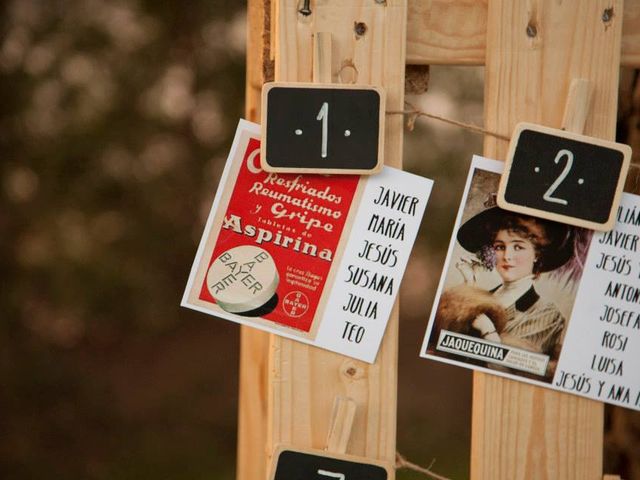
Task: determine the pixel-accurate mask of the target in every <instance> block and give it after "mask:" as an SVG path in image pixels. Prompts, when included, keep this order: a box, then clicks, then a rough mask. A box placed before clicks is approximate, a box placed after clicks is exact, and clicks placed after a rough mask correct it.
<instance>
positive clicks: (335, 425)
mask: <svg viewBox="0 0 640 480" xmlns="http://www.w3.org/2000/svg"><path fill="white" fill-rule="evenodd" d="M355 413H356V402H355V401H354V400H353V399H351V398H348V397H336V399H335V402H334V406H333V418H332V420H331V426H330V428H329V434H328V436H327V448H326V451H318V450H311V449H299V448H292V447H285V446H279V447H278V448H277V449H276V451H275V452H274V455H273V466H272V469H271V472H272V473H271V477H270V479H271V480H329V479H337V480H388V479H390V478H392V476H391V475H390V468H389V466H388V465H386V464H384V463H383V462H377V461H371V460H370V459H367V458H361V457H355V456H351V455H345V452H346V451H347V444H348V442H349V436H350V434H351V427H352V425H353V419H354V417H355Z"/></svg>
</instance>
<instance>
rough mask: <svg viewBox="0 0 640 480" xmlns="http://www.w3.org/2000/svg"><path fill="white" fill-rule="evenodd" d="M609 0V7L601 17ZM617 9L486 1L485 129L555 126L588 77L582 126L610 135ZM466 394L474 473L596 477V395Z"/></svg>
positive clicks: (532, 0) (500, 384) (599, 419)
mask: <svg viewBox="0 0 640 480" xmlns="http://www.w3.org/2000/svg"><path fill="white" fill-rule="evenodd" d="M609 7H613V9H614V11H615V12H616V15H614V16H613V17H612V19H611V21H609V22H607V23H606V24H605V23H603V21H602V11H603V10H604V9H606V8H609ZM622 8H623V5H622V0H615V1H613V0H579V1H573V2H558V1H556V0H528V1H527V0H517V1H513V0H495V1H490V2H489V10H488V28H487V57H486V72H485V126H486V128H487V129H489V130H494V131H498V132H501V133H509V132H510V131H511V130H512V129H513V127H514V126H515V124H516V123H517V122H519V121H530V122H536V123H541V124H544V125H548V126H551V127H559V126H560V123H561V122H562V116H563V109H564V105H565V101H566V99H567V95H568V92H569V86H570V84H571V81H572V80H573V79H574V78H584V79H587V80H589V81H590V82H592V83H593V85H594V95H593V101H592V107H591V110H590V115H589V118H588V120H587V122H586V125H585V134H587V135H593V136H596V137H601V138H605V139H609V140H611V139H613V137H614V132H615V124H616V108H617V89H618V72H619V62H620V41H621V32H622V22H621V20H622ZM527 25H533V26H535V29H536V31H537V35H536V36H535V37H533V38H532V37H530V36H528V35H527V34H526V26H527ZM507 147H508V143H507V142H504V141H499V140H496V139H494V138H491V137H485V149H484V153H485V155H486V156H488V157H491V158H497V159H504V158H505V154H506V150H507ZM473 395H474V396H473V419H472V458H471V476H472V478H474V479H487V480H489V479H491V480H496V479H505V480H507V479H508V480H518V479H530V478H535V479H541V480H542V479H558V478H562V479H576V480H578V479H580V480H591V479H593V480H596V479H598V480H599V479H601V478H602V442H603V440H602V435H603V405H602V404H601V403H598V402H595V401H592V400H587V399H584V398H579V397H576V396H572V395H569V394H564V393H559V392H555V391H552V390H549V389H544V388H539V387H533V386H531V385H527V384H524V383H519V382H515V381H512V380H506V379H502V378H499V377H496V376H491V375H487V374H481V373H476V374H474V394H473Z"/></svg>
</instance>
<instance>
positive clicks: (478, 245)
mask: <svg viewBox="0 0 640 480" xmlns="http://www.w3.org/2000/svg"><path fill="white" fill-rule="evenodd" d="M508 219H513V220H516V221H517V220H518V219H519V220H523V221H529V222H534V223H535V225H536V226H538V227H540V229H541V231H542V232H543V235H544V238H545V244H544V245H543V246H542V248H541V249H540V251H539V252H538V258H539V260H540V267H539V272H550V271H551V270H555V269H556V268H559V267H561V266H562V265H564V264H565V263H567V262H568V261H569V260H570V259H571V257H572V256H573V254H574V239H575V230H574V229H573V228H571V227H569V226H568V225H565V224H563V223H558V222H552V221H549V220H543V219H541V218H536V217H530V216H527V215H521V214H518V213H513V212H509V211H507V210H503V209H501V208H499V207H492V208H488V209H487V210H483V211H482V212H480V213H478V214H477V215H474V216H473V217H471V218H470V219H469V220H467V221H466V222H464V223H463V224H462V226H461V227H460V228H459V229H458V234H457V239H458V242H459V243H460V245H462V247H463V248H464V249H465V250H467V251H469V252H471V253H478V252H479V251H480V250H481V249H482V247H484V246H486V245H490V244H491V242H493V240H494V238H495V234H496V233H497V231H498V230H500V229H502V228H505V227H504V225H505V223H508V222H507V220H508Z"/></svg>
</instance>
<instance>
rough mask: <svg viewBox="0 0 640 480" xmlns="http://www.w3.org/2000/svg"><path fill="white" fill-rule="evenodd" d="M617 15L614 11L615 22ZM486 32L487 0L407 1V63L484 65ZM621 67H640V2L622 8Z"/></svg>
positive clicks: (618, 13) (628, 3)
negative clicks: (623, 9)
mask: <svg viewBox="0 0 640 480" xmlns="http://www.w3.org/2000/svg"><path fill="white" fill-rule="evenodd" d="M567 3H572V2H567ZM599 5H602V4H599ZM610 6H611V5H608V6H607V7H605V8H609V7H610ZM603 12H604V9H603V10H602V11H601V12H599V14H600V16H602V13H603ZM620 15H621V13H620V12H617V11H615V9H614V12H613V16H614V17H618V18H617V19H616V20H617V21H619V20H620ZM486 32H487V0H409V16H408V21H407V63H408V64H412V65H438V64H440V65H484V61H485V50H486ZM621 64H622V65H623V66H627V67H640V2H638V1H637V0H631V1H628V2H627V4H626V5H625V11H624V18H623V25H622V57H621Z"/></svg>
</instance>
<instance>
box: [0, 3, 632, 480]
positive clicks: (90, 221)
mask: <svg viewBox="0 0 640 480" xmlns="http://www.w3.org/2000/svg"><path fill="white" fill-rule="evenodd" d="M0 8H1V9H2V10H1V12H0V22H1V30H0V32H1V35H0V152H1V153H2V162H1V163H0V271H1V272H2V281H1V283H0V382H1V387H0V478H2V479H11V480H18V479H20V480H22V479H45V478H47V479H50V478H53V479H70V480H71V479H74V480H75V479H88V480H101V479H137V480H145V479H149V480H151V479H154V480H157V479H176V480H182V479H184V480H187V479H189V480H199V479H225V480H227V479H228V480H231V479H233V478H234V475H235V455H236V439H237V437H236V428H237V402H238V378H237V377H238V354H239V327H238V326H237V325H235V324H232V323H230V322H226V321H222V320H218V319H215V318H212V317H209V316H206V315H204V314H200V313H196V312H192V311H189V310H186V309H182V308H180V307H179V303H180V298H181V296H182V291H183V289H184V286H185V282H186V279H187V276H188V273H189V269H190V267H191V263H192V261H193V257H194V255H195V250H196V246H197V243H198V241H199V239H200V235H201V233H202V228H203V225H204V221H205V218H206V214H207V213H208V210H209V208H210V205H211V202H212V200H213V197H214V194H215V190H216V187H217V183H218V180H219V177H220V174H221V172H222V168H223V165H224V161H225V158H226V154H227V151H228V148H229V146H230V142H231V139H232V136H233V132H234V130H235V126H236V124H237V121H238V118H240V117H242V116H243V111H244V92H245V49H246V5H245V3H244V2H236V1H225V0H191V1H190V2H188V4H185V2H179V1H176V0H166V1H162V2H158V1H152V0H114V1H108V2H107V1H100V0H47V1H44V0H8V1H4V2H2V3H0ZM482 75H483V69H482V68H479V67H477V68H476V67H473V68H472V67H465V68H451V67H438V68H431V72H430V81H429V90H428V92H427V93H425V94H422V95H419V96H408V98H407V99H408V100H409V101H410V102H412V103H413V104H415V105H416V106H417V107H419V108H422V109H424V110H428V111H429V112H432V113H436V114H440V115H443V116H447V117H451V118H456V119H460V120H463V121H466V122H474V123H477V124H481V123H482V108H483V107H482V95H483V84H482ZM622 77H623V85H622V86H621V98H622V101H621V109H620V112H621V122H620V123H621V126H622V127H621V129H620V135H621V136H622V137H624V136H625V135H629V134H630V132H633V131H637V130H638V128H639V125H638V111H639V110H640V108H639V106H640V93H639V92H640V89H638V88H637V83H638V82H637V73H636V72H623V76H622ZM624 82H626V83H624ZM634 92H635V93H634ZM405 147H406V149H405V159H404V164H405V168H406V169H407V170H409V171H411V172H413V173H416V174H420V175H424V176H427V177H430V178H433V179H434V180H435V187H434V190H433V193H432V197H431V200H430V203H429V205H428V207H427V212H426V214H425V222H424V225H423V228H422V231H421V234H420V237H419V239H418V241H417V243H416V248H415V249H414V252H413V254H412V258H411V261H410V262H409V266H408V270H407V276H406V279H405V281H404V287H403V290H402V291H401V302H402V303H401V304H402V308H401V336H400V358H399V399H398V401H399V405H398V449H399V451H400V452H401V453H403V454H404V455H405V456H407V457H408V458H409V459H411V460H413V461H414V462H416V463H420V464H422V465H425V466H427V465H430V464H431V463H432V461H435V463H433V467H432V468H433V469H434V470H435V471H437V472H439V473H441V474H443V475H446V476H450V477H451V478H454V479H464V478H468V468H469V442H470V431H469V424H470V419H471V414H470V404H471V374H470V373H469V372H467V371H464V370H462V369H457V368H453V367H449V366H445V365H441V364H436V363H434V362H429V361H426V360H422V359H419V358H418V350H419V348H420V341H421V338H422V336H423V334H424V330H425V328H426V323H427V316H428V313H429V309H430V305H431V301H432V299H433V296H434V294H435V289H436V285H437V282H438V279H439V276H440V272H441V269H442V264H443V262H444V256H445V251H446V248H447V246H448V241H449V236H450V232H451V229H452V226H453V221H454V217H455V214H456V211H457V207H458V203H459V201H460V197H461V194H462V188H463V184H464V179H465V176H466V172H467V170H468V166H469V162H470V160H471V155H472V154H473V153H480V152H481V151H482V138H481V137H480V136H479V135H476V134H474V133H469V132H466V131H464V130H461V129H460V128H457V127H451V126H447V125H444V124H440V123H435V122H432V121H429V122H427V121H419V122H418V124H417V125H416V128H415V130H414V131H412V132H407V134H406V135H405ZM607 428H608V433H607V437H606V438H607V457H606V462H607V467H608V471H610V472H616V473H619V474H622V475H624V476H625V478H627V479H629V480H632V479H636V478H640V468H639V467H638V462H639V460H638V457H639V456H640V453H639V452H640V440H638V439H639V438H640V420H639V418H638V415H637V414H632V413H631V412H630V411H624V410H620V409H608V410H607ZM634 469H635V470H634ZM633 472H635V473H633ZM398 478H400V479H412V478H424V477H421V476H419V475H418V474H413V473H411V472H401V473H400V474H399V476H398Z"/></svg>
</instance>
